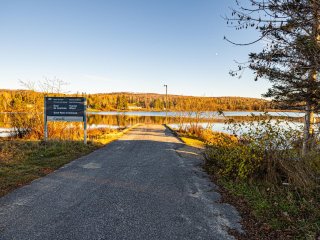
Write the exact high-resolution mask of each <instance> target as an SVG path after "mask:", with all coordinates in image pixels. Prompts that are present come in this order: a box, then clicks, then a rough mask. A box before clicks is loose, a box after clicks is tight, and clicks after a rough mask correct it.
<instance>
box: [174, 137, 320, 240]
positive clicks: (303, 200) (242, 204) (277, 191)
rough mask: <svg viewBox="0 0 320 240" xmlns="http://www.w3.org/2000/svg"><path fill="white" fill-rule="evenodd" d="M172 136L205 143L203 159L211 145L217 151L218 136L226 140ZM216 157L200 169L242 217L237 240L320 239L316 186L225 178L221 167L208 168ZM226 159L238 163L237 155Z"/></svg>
mask: <svg viewBox="0 0 320 240" xmlns="http://www.w3.org/2000/svg"><path fill="white" fill-rule="evenodd" d="M176 134H177V135H178V136H179V137H180V138H181V139H182V140H183V141H184V142H185V143H186V144H188V145H191V146H192V145H194V142H196V143H197V140H198V141H199V142H202V144H203V145H205V143H207V144H208V145H207V146H206V147H207V148H206V155H207V156H208V154H207V151H208V150H210V148H211V147H212V146H215V148H219V144H217V143H219V141H220V140H221V137H227V136H224V135H221V136H219V135H217V136H215V135H214V134H211V133H210V134H209V132H205V131H204V132H202V134H201V135H200V136H201V137H197V136H195V135H194V134H190V133H185V132H182V133H179V132H176ZM207 135H208V136H207ZM204 139H206V141H204ZM230 140H232V139H231V138H230ZM209 152H210V151H209ZM244 154H245V156H246V157H247V158H248V159H251V158H252V157H253V156H251V155H250V152H249V153H247V152H245V153H244ZM229 155H230V154H229ZM229 155H226V156H225V157H227V156H229ZM209 157H210V156H209ZM220 157H224V155H223V156H222V155H221V154H220V155H219V154H216V155H214V158H211V159H210V161H206V165H204V168H205V170H206V171H207V172H208V173H209V174H210V175H211V176H212V179H213V181H214V182H215V183H216V184H218V185H219V186H220V192H221V194H222V201H223V202H228V203H230V204H232V205H234V206H235V207H236V208H237V209H238V211H239V212H240V215H241V216H242V225H243V226H244V228H245V231H246V234H245V235H239V234H237V233H233V234H234V235H235V236H236V238H237V239H310V240H314V239H317V240H318V239H320V237H319V233H320V195H319V186H317V187H315V188H311V187H310V188H305V189H301V188H300V189H299V188H297V187H295V186H294V185H293V184H288V183H286V181H284V183H286V184H276V183H271V182H268V181H265V180H264V179H260V180H259V179H255V178H244V179H239V178H235V177H232V176H228V175H226V176H225V175H224V171H221V170H225V169H224V168H223V167H221V169H219V165H218V167H217V166H215V167H213V166H212V165H211V164H212V163H213V161H215V164H217V163H219V160H220V161H221V160H222V159H220ZM230 157H233V159H234V161H235V162H239V161H240V158H241V152H238V153H237V154H236V155H234V156H231V155H230ZM225 161H228V159H225ZM249 166H250V164H249ZM240 167H241V166H240ZM317 237H318V238H317Z"/></svg>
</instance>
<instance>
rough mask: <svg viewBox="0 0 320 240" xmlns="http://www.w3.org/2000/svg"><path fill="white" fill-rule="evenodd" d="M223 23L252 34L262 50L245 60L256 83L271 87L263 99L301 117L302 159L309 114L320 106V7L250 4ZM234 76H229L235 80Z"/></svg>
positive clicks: (314, 3)
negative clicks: (265, 82) (264, 81)
mask: <svg viewBox="0 0 320 240" xmlns="http://www.w3.org/2000/svg"><path fill="white" fill-rule="evenodd" d="M236 2H237V5H238V8H237V9H234V10H233V11H232V14H231V17H228V18H226V19H227V21H228V24H232V25H233V26H235V27H236V29H238V30H241V29H247V28H254V29H256V30H257V31H258V32H259V33H260V38H259V39H257V40H255V41H253V42H251V43H246V44H238V43H234V42H232V41H230V40H229V39H227V41H229V42H231V43H233V44H236V45H248V44H253V43H255V42H258V41H261V40H263V41H264V42H265V43H266V44H265V46H264V48H263V50H262V51H261V52H259V53H250V54H249V64H248V65H240V66H239V68H238V71H242V70H243V68H245V67H249V68H250V69H252V70H253V71H254V73H255V80H257V79H259V78H267V79H268V80H269V81H270V82H271V83H272V87H271V88H270V89H269V90H268V92H267V93H266V94H265V95H264V96H266V97H271V98H273V100H274V101H276V102H278V103H280V104H282V106H284V107H286V108H287V107H288V106H290V107H291V108H294V109H300V110H304V111H305V130H304V147H303V153H306V151H307V147H308V145H309V143H310V142H311V141H310V140H311V139H312V134H313V128H312V123H313V120H314V117H313V113H314V111H318V110H319V101H320V82H319V75H318V73H319V69H320V58H319V57H320V44H319V42H320V25H319V17H320V1H319V0H249V2H250V6H249V7H245V6H244V5H243V4H240V3H239V1H236ZM238 71H233V72H231V74H232V75H237V74H238Z"/></svg>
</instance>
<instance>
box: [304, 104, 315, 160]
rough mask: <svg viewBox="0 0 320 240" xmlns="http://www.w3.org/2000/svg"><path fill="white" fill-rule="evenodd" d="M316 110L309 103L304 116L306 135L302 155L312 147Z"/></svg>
mask: <svg viewBox="0 0 320 240" xmlns="http://www.w3.org/2000/svg"><path fill="white" fill-rule="evenodd" d="M313 123H314V111H313V109H312V106H311V104H310V103H307V106H306V112H305V118H304V134H303V135H304V136H303V145H302V155H306V154H307V153H308V151H309V149H310V147H311V143H312V139H313V135H314V125H313Z"/></svg>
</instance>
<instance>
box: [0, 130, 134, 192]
mask: <svg viewBox="0 0 320 240" xmlns="http://www.w3.org/2000/svg"><path fill="white" fill-rule="evenodd" d="M133 127H135V126H133ZM133 127H131V128H128V129H125V130H123V131H121V132H112V133H107V132H105V133H101V134H95V135H94V134H92V136H91V137H92V138H91V141H88V144H87V145H84V144H83V141H47V142H43V141H30V140H18V139H16V140H1V141H0V197H1V196H4V195H5V194H7V193H9V192H10V191H12V190H14V189H16V188H18V187H20V186H23V185H25V184H28V183H30V182H31V181H32V180H34V179H37V178H39V177H43V176H45V175H47V174H49V173H51V172H53V171H54V170H56V169H58V168H60V167H61V166H63V165H65V164H66V163H69V162H71V161H72V160H75V159H77V158H79V157H81V156H84V155H87V154H88V153H90V152H92V151H94V150H96V149H98V148H100V147H102V146H104V145H106V144H108V143H110V142H112V141H114V140H116V139H118V138H119V137H121V136H122V135H123V134H124V133H126V132H127V131H129V130H130V129H132V128H133Z"/></svg>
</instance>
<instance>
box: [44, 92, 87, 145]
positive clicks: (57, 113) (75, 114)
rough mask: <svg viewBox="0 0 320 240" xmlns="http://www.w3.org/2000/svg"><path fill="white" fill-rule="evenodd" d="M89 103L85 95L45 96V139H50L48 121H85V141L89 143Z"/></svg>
mask: <svg viewBox="0 0 320 240" xmlns="http://www.w3.org/2000/svg"><path fill="white" fill-rule="evenodd" d="M86 112H87V103H86V99H85V98H83V97H45V99H44V140H45V141H47V139H48V121H58V122H83V126H84V143H85V144H86V143H87V116H86Z"/></svg>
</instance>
